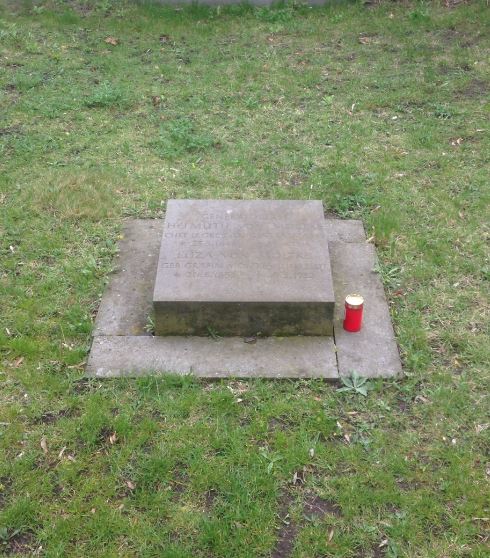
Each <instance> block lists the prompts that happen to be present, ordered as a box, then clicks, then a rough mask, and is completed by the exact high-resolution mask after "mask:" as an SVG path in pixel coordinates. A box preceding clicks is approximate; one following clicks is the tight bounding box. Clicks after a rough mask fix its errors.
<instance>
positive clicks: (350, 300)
mask: <svg viewBox="0 0 490 558" xmlns="http://www.w3.org/2000/svg"><path fill="white" fill-rule="evenodd" d="M345 304H346V305H347V307H348V308H354V309H356V308H361V306H362V305H363V304H364V298H363V297H362V296H361V295H360V294H350V295H347V296H346V297H345Z"/></svg>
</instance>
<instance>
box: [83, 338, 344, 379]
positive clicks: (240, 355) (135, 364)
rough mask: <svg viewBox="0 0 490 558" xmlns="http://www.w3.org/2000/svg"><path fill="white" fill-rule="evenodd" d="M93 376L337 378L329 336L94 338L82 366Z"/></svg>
mask: <svg viewBox="0 0 490 558" xmlns="http://www.w3.org/2000/svg"><path fill="white" fill-rule="evenodd" d="M86 372H87V375H89V376H96V377H113V376H141V375H148V374H165V373H174V374H192V375H194V376H198V377H202V378H221V377H228V376H230V377H237V378H327V379H335V378H338V372H337V364H336V359H335V352H334V348H333V338H332V337H283V338H278V337H269V338H267V339H258V340H257V341H256V342H255V343H245V342H244V340H243V339H242V338H237V337H228V338H223V339H219V340H217V341H215V340H213V339H210V338H206V337H144V336H129V337H120V336H99V337H95V338H94V341H93V345H92V350H91V353H90V357H89V360H88V363H87V368H86Z"/></svg>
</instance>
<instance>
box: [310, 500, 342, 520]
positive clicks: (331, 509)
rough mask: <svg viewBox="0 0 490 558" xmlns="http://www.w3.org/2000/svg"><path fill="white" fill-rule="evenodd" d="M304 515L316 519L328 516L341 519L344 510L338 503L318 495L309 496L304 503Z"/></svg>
mask: <svg viewBox="0 0 490 558" xmlns="http://www.w3.org/2000/svg"><path fill="white" fill-rule="evenodd" d="M303 511H304V514H305V515H307V516H309V517H313V518H315V519H323V518H324V517H325V516H326V515H334V516H335V517H340V516H341V515H342V510H341V508H340V506H339V505H338V504H337V503H336V502H332V501H331V500H325V499H323V498H320V496H317V495H316V494H311V495H309V496H308V497H307V498H306V500H305V503H304V508H303Z"/></svg>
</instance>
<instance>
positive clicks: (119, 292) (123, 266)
mask: <svg viewBox="0 0 490 558" xmlns="http://www.w3.org/2000/svg"><path fill="white" fill-rule="evenodd" d="M162 230H163V221H162V220H161V219H131V220H130V221H127V222H126V223H125V226H124V231H123V239H122V240H121V241H120V243H119V257H118V260H117V264H116V268H115V270H114V272H113V274H112V275H111V276H110V277H109V284H108V286H107V289H106V291H105V293H104V295H103V297H102V300H101V302H100V306H99V311H98V312H97V319H96V321H95V330H94V335H147V332H146V331H145V326H146V325H147V321H148V316H149V315H150V312H151V310H152V297H151V295H152V291H153V284H154V281H155V273H156V265H157V261H158V252H159V250H160V238H161V235H162Z"/></svg>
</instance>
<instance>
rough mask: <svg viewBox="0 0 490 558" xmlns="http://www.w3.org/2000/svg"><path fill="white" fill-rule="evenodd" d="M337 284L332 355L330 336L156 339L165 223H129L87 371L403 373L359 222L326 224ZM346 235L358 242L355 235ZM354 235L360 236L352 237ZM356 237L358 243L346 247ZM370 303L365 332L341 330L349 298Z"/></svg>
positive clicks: (373, 256)
mask: <svg viewBox="0 0 490 558" xmlns="http://www.w3.org/2000/svg"><path fill="white" fill-rule="evenodd" d="M325 227H326V229H327V231H328V236H329V238H330V239H336V240H333V241H332V242H331V243H330V244H329V247H330V253H331V261H332V268H333V281H334V288H335V294H336V298H337V301H338V304H337V308H336V313H335V342H336V348H337V353H335V350H334V345H333V339H332V338H331V337H330V338H329V337H322V338H317V337H288V338H284V339H275V338H269V339H259V340H258V341H257V342H256V343H255V344H248V343H244V342H243V339H242V338H225V339H220V340H218V341H214V340H213V339H210V338H204V337H201V338H197V337H190V338H186V337H170V338H163V337H160V338H158V337H152V336H150V335H149V334H148V333H147V332H146V331H145V325H146V324H147V320H148V315H149V313H150V311H151V299H152V291H153V281H154V277H155V274H156V268H157V260H158V249H159V243H160V235H161V231H162V230H163V220H141V219H135V220H128V221H127V222H126V224H125V228H124V238H123V240H122V241H121V242H120V252H119V257H118V262H117V268H116V272H115V273H114V274H113V275H112V276H111V277H110V283H109V285H108V288H107V290H106V292H105V293H104V296H103V298H102V301H101V304H100V308H99V313H98V315H97V319H96V324H95V330H94V341H93V345H92V350H91V352H90V356H89V359H88V364H87V368H86V372H87V374H88V375H91V376H99V377H105V376H107V377H109V376H122V375H143V374H147V373H153V374H159V373H160V374H161V373H166V372H167V371H168V370H172V371H173V372H174V373H180V374H187V373H192V374H196V375H200V376H202V377H207V378H217V377H224V376H228V375H229V376H233V375H235V376H237V377H267V378H279V377H286V378H297V377H305V378H309V377H324V378H327V379H329V378H335V377H336V376H337V374H338V372H337V366H336V361H335V354H337V363H338V366H339V367H340V374H342V375H349V374H350V373H351V372H352V371H353V370H356V371H357V372H358V373H359V374H361V375H363V376H370V377H374V376H379V377H387V376H393V375H397V374H399V373H400V372H401V364H400V359H399V355H398V349H397V346H396V341H395V338H394V334H393V328H392V325H391V320H390V316H389V311H388V306H387V304H386V299H385V295H384V290H383V286H382V283H381V280H380V278H379V276H378V275H377V274H376V273H374V272H373V271H372V270H373V268H374V265H375V262H376V254H375V249H374V247H373V246H372V245H370V244H366V243H365V241H364V240H365V239H364V236H362V238H361V232H362V224H361V223H360V222H359V221H357V222H356V221H350V222H349V221H342V220H337V219H335V220H327V222H326V224H325ZM348 231H350V233H351V234H352V235H353V236H350V235H349V233H348ZM354 235H355V236H354ZM351 238H355V239H356V242H357V241H359V242H357V243H350V242H348V240H349V239H351ZM356 291H358V292H360V293H362V294H363V295H364V297H365V299H366V306H365V319H364V327H363V330H362V331H361V332H360V333H355V334H352V333H347V332H344V331H343V329H342V319H343V304H342V301H343V299H344V298H345V296H346V294H348V293H349V292H356Z"/></svg>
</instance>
